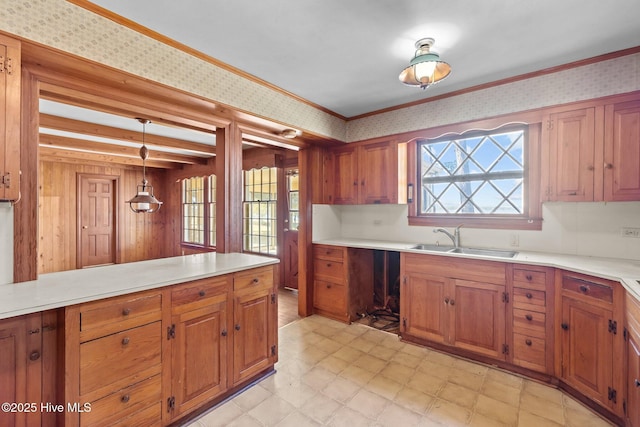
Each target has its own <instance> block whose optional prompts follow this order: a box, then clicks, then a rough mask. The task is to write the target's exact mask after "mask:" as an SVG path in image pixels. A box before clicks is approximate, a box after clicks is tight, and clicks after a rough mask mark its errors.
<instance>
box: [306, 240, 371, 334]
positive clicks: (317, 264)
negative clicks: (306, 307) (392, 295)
mask: <svg viewBox="0 0 640 427" xmlns="http://www.w3.org/2000/svg"><path fill="white" fill-rule="evenodd" d="M373 282H374V280H373V251H372V250H369V249H355V248H345V247H341V246H331V245H313V308H314V312H315V313H317V314H320V315H324V316H327V317H331V318H333V319H336V320H340V321H342V322H347V323H348V322H351V321H353V320H355V319H357V318H359V317H360V314H363V313H366V312H367V311H368V310H371V309H372V308H373Z"/></svg>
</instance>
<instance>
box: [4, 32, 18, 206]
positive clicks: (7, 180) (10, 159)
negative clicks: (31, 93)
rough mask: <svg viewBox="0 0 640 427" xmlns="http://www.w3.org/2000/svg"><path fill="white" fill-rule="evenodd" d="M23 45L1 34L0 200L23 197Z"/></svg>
mask: <svg viewBox="0 0 640 427" xmlns="http://www.w3.org/2000/svg"><path fill="white" fill-rule="evenodd" d="M20 61H21V58H20V42H19V41H17V40H14V39H12V38H9V37H5V36H3V35H0V87H2V90H0V200H18V198H19V197H20V78H21V76H20V74H21V73H20Z"/></svg>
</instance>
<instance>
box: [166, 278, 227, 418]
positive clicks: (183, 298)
mask: <svg viewBox="0 0 640 427" xmlns="http://www.w3.org/2000/svg"><path fill="white" fill-rule="evenodd" d="M230 281H231V277H230V276H223V277H220V278H211V279H202V280H197V281H194V282H189V283H185V284H182V285H178V286H175V287H173V288H171V326H169V329H168V337H169V339H170V343H171V344H170V345H171V376H170V381H171V395H170V397H168V400H169V411H168V414H169V415H170V418H171V419H177V418H180V417H182V416H184V415H185V414H187V413H189V412H191V411H193V410H194V409H197V408H198V407H200V406H201V405H202V404H204V403H206V402H208V401H210V400H212V399H213V398H215V397H217V396H219V395H221V394H222V393H223V392H225V391H226V390H227V387H228V384H227V366H228V363H227V353H228V350H227V340H228V338H227V337H228V329H227V293H228V290H229V289H230V288H231V284H230Z"/></svg>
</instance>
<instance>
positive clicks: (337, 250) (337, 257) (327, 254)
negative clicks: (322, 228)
mask: <svg viewBox="0 0 640 427" xmlns="http://www.w3.org/2000/svg"><path fill="white" fill-rule="evenodd" d="M313 258H314V259H315V258H322V259H331V260H334V261H342V260H343V259H344V250H343V248H341V247H339V246H325V245H313Z"/></svg>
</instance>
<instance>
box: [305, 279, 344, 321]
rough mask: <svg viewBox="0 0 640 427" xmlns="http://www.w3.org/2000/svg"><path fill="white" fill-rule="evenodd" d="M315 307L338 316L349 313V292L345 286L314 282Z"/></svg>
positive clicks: (322, 281)
mask: <svg viewBox="0 0 640 427" xmlns="http://www.w3.org/2000/svg"><path fill="white" fill-rule="evenodd" d="M313 305H314V307H316V308H319V309H321V310H327V311H330V312H333V313H337V314H344V313H346V312H347V292H346V288H345V287H344V286H343V285H339V284H335V283H331V282H325V281H324V280H314V282H313Z"/></svg>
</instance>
